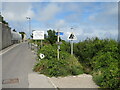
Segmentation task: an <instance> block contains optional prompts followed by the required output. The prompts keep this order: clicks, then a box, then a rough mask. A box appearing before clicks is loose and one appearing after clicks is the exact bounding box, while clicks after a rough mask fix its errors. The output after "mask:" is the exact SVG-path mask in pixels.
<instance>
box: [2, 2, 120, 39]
mask: <svg viewBox="0 0 120 90" xmlns="http://www.w3.org/2000/svg"><path fill="white" fill-rule="evenodd" d="M47 1H50V0H47ZM52 1H54V0H52ZM62 1H63V0H62ZM67 1H71V0H67ZM95 1H96V2H95ZM97 1H99V0H92V1H91V2H3V3H2V9H1V10H2V15H3V16H4V18H5V20H6V21H8V22H9V25H10V27H12V29H14V28H15V29H16V30H17V31H24V32H26V33H27V34H28V33H29V29H28V21H27V19H26V17H30V18H31V29H32V30H44V31H45V32H46V31H47V30H48V29H55V30H58V29H59V30H60V31H63V32H64V35H63V36H61V37H62V38H63V39H65V40H66V39H67V37H68V35H69V33H70V32H72V30H71V29H70V28H71V27H72V28H73V32H74V33H75V35H76V36H77V38H78V40H77V41H79V40H84V39H86V38H87V37H90V38H91V37H96V36H97V37H99V38H112V39H117V37H118V3H117V2H112V1H117V0H111V2H97ZM30 33H31V32H30Z"/></svg>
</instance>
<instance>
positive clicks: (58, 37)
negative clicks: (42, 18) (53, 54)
mask: <svg viewBox="0 0 120 90" xmlns="http://www.w3.org/2000/svg"><path fill="white" fill-rule="evenodd" d="M56 35H57V44H58V49H57V58H58V60H59V58H60V52H59V50H60V44H62V42H60V40H59V39H60V35H63V32H60V31H58V32H56Z"/></svg>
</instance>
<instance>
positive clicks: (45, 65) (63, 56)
mask: <svg viewBox="0 0 120 90" xmlns="http://www.w3.org/2000/svg"><path fill="white" fill-rule="evenodd" d="M40 53H43V54H44V55H45V58H44V59H42V60H40V61H39V62H37V63H36V65H35V66H34V71H36V72H40V73H42V74H45V75H47V76H50V77H52V76H55V77H58V76H67V75H78V74H82V73H83V70H82V66H81V64H80V63H79V62H78V60H77V58H75V57H74V56H71V55H70V54H69V53H67V52H65V51H61V52H60V60H57V48H56V47H55V45H53V46H52V45H47V46H44V47H43V48H42V49H40V50H39V51H38V58H40V57H39V54H40Z"/></svg>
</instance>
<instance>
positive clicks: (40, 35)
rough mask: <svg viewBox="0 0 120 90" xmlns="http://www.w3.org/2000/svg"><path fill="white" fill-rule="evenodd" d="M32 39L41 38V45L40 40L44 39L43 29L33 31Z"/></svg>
mask: <svg viewBox="0 0 120 90" xmlns="http://www.w3.org/2000/svg"><path fill="white" fill-rule="evenodd" d="M33 40H41V47H42V40H44V31H33Z"/></svg>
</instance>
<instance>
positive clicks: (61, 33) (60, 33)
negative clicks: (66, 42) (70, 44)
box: [55, 32, 63, 35]
mask: <svg viewBox="0 0 120 90" xmlns="http://www.w3.org/2000/svg"><path fill="white" fill-rule="evenodd" d="M58 34H59V35H63V32H56V33H55V35H58Z"/></svg>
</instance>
